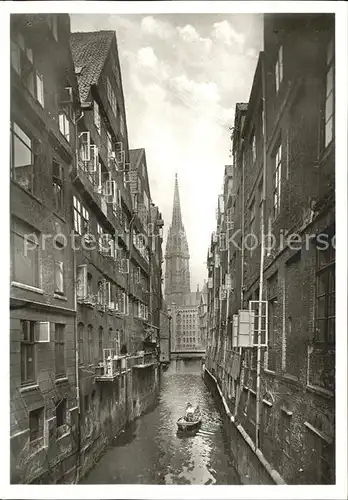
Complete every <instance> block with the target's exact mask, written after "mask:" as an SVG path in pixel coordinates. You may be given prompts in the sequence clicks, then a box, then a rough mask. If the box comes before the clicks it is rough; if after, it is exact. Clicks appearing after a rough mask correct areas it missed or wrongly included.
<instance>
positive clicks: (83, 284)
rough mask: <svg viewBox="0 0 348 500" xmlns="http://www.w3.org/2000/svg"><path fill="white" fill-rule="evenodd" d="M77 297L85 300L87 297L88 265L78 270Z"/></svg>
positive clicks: (79, 267)
mask: <svg viewBox="0 0 348 500" xmlns="http://www.w3.org/2000/svg"><path fill="white" fill-rule="evenodd" d="M76 285H77V286H76V290H77V296H78V297H79V298H80V299H84V298H85V297H86V295H87V264H84V265H82V266H78V268H77V284H76Z"/></svg>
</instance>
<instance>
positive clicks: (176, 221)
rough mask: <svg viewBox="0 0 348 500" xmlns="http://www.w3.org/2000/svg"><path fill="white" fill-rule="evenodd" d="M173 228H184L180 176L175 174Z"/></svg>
mask: <svg viewBox="0 0 348 500" xmlns="http://www.w3.org/2000/svg"><path fill="white" fill-rule="evenodd" d="M172 227H177V228H181V227H182V219H181V208H180V196H179V184H178V174H175V186H174V201H173V214H172Z"/></svg>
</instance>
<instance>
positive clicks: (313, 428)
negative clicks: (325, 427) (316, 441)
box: [304, 422, 332, 444]
mask: <svg viewBox="0 0 348 500" xmlns="http://www.w3.org/2000/svg"><path fill="white" fill-rule="evenodd" d="M304 425H305V426H306V427H307V429H309V430H310V431H312V432H314V434H316V435H317V436H319V437H320V438H321V439H323V440H324V441H326V442H327V443H328V444H331V443H332V439H331V438H330V437H329V436H327V435H326V434H325V433H324V432H321V431H320V430H319V429H317V428H316V427H314V426H313V425H312V424H310V423H309V422H305V423H304Z"/></svg>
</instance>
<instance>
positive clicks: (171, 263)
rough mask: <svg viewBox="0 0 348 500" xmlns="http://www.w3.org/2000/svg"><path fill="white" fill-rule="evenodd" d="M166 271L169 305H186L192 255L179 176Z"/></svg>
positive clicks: (175, 190) (176, 180) (166, 297)
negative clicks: (181, 202) (183, 216)
mask: <svg viewBox="0 0 348 500" xmlns="http://www.w3.org/2000/svg"><path fill="white" fill-rule="evenodd" d="M165 259H166V271H165V288H164V295H165V300H166V303H167V305H168V306H169V307H170V306H171V305H172V303H173V302H175V304H176V305H177V306H180V305H182V304H183V303H184V296H185V294H188V293H190V291H191V289H190V267H189V262H190V255H189V249H188V244H187V238H186V232H185V228H184V225H183V223H182V218H181V208H180V197H179V185H178V176H177V174H175V187H174V202H173V214H172V223H171V226H170V227H169V231H168V238H167V245H166V254H165Z"/></svg>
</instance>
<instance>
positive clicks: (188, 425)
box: [177, 414, 202, 431]
mask: <svg viewBox="0 0 348 500" xmlns="http://www.w3.org/2000/svg"><path fill="white" fill-rule="evenodd" d="M201 423H202V417H201V414H198V415H197V417H196V418H195V420H192V421H187V420H185V418H184V417H180V418H179V420H178V421H177V426H178V428H179V430H180V431H191V430H193V429H197V428H198V427H199V426H200V425H201Z"/></svg>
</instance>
